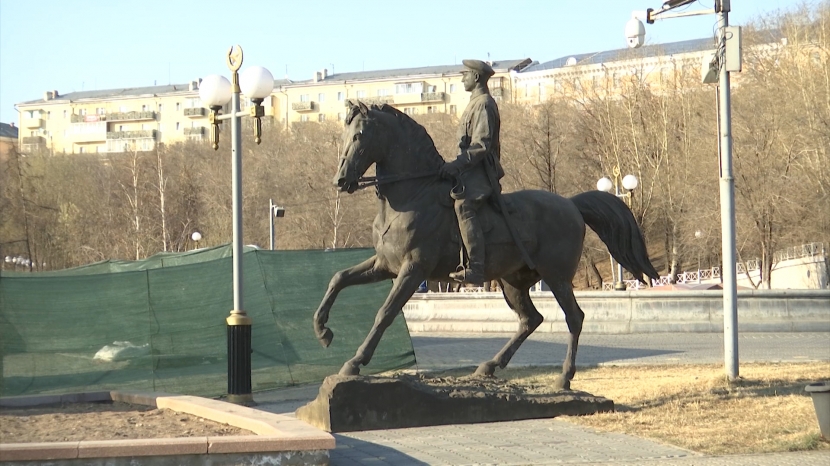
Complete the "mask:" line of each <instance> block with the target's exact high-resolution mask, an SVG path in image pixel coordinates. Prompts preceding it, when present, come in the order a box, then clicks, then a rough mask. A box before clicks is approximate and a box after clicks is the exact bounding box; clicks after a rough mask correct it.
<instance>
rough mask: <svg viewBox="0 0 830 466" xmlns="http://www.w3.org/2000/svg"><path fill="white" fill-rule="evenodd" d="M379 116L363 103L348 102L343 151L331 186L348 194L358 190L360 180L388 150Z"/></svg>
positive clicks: (386, 133)
mask: <svg viewBox="0 0 830 466" xmlns="http://www.w3.org/2000/svg"><path fill="white" fill-rule="evenodd" d="M379 117H381V118H382V115H380V114H379V112H378V111H376V110H374V109H372V110H370V109H369V108H368V107H366V105H365V104H364V103H363V102H358V104H357V105H354V104H353V103H352V102H351V101H350V102H349V111H348V115H347V116H346V126H345V129H344V131H343V152H342V153H341V154H340V164H339V166H338V168H337V174H336V175H335V177H334V180H333V181H334V184H335V185H336V186H337V187H338V188H339V189H340V190H341V191H347V192H349V193H352V192H354V191H355V190H356V189H357V188H358V181H359V180H360V177H361V176H363V174H364V173H366V170H368V169H369V167H371V166H372V164H373V163H377V162H378V161H380V160H381V159H382V158H383V156H384V155H385V154H386V153H387V151H388V143H389V140H388V137H389V136H388V131H384V128H383V124H382V122H381V121H380V118H379Z"/></svg>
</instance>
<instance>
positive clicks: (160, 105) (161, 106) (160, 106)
mask: <svg viewBox="0 0 830 466" xmlns="http://www.w3.org/2000/svg"><path fill="white" fill-rule="evenodd" d="M162 108H164V106H163V105H162V104H159V113H161V109H162Z"/></svg>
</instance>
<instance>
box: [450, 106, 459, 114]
mask: <svg viewBox="0 0 830 466" xmlns="http://www.w3.org/2000/svg"><path fill="white" fill-rule="evenodd" d="M457 113H458V107H456V106H455V105H450V115H455V114H457Z"/></svg>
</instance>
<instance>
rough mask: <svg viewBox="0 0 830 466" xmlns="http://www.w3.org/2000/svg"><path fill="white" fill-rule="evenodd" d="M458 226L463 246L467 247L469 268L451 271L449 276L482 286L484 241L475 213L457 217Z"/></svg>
mask: <svg viewBox="0 0 830 466" xmlns="http://www.w3.org/2000/svg"><path fill="white" fill-rule="evenodd" d="M458 226H459V228H460V230H461V239H462V240H463V241H464V247H465V248H467V255H468V256H469V257H470V264H469V268H465V269H464V270H460V271H458V272H453V273H451V274H450V278H452V279H453V280H456V281H459V282H463V283H468V284H470V285H474V286H483V285H484V246H485V242H484V234H483V233H482V231H481V226H480V225H479V222H478V218H477V217H476V215H475V213H473V215H469V216H464V218H460V219H459V222H458Z"/></svg>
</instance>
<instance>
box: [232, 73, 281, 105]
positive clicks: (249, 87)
mask: <svg viewBox="0 0 830 466" xmlns="http://www.w3.org/2000/svg"><path fill="white" fill-rule="evenodd" d="M239 90H240V91H242V93H243V94H245V95H246V96H248V98H250V99H264V98H266V97H268V96H269V95H271V91H273V90H274V76H273V75H272V74H271V72H270V71H268V70H266V69H265V68H263V67H261V66H252V67H250V68H248V69H246V70H245V71H243V72H241V73H239Z"/></svg>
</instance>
